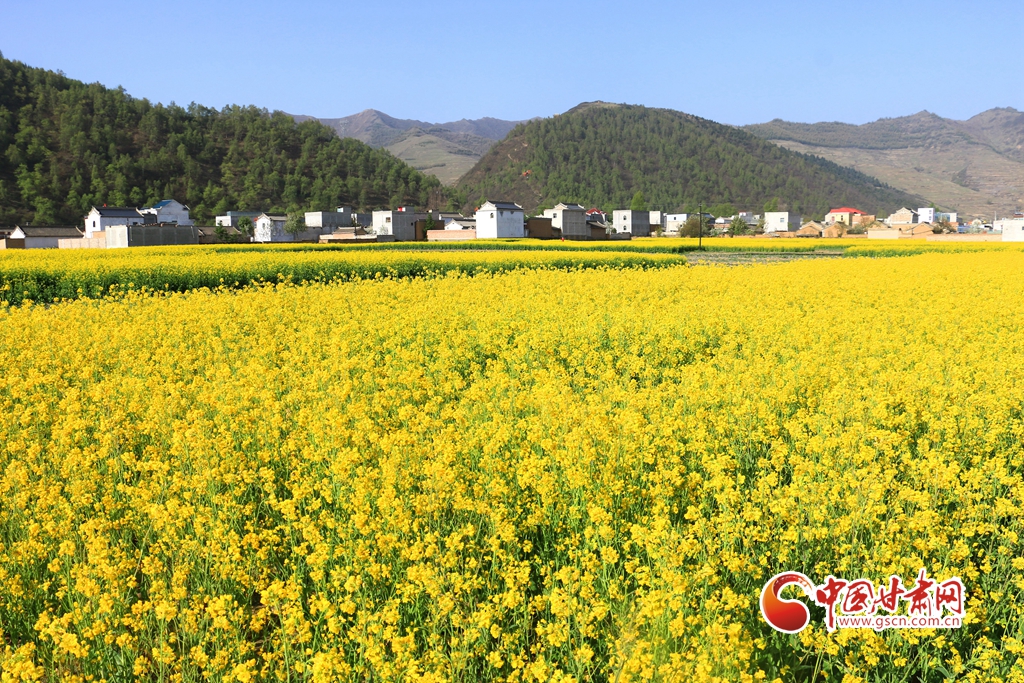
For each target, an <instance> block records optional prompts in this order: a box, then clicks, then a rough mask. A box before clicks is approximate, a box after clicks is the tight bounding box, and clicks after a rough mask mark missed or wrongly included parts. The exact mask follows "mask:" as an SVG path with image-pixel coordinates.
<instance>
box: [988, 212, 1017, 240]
mask: <svg viewBox="0 0 1024 683" xmlns="http://www.w3.org/2000/svg"><path fill="white" fill-rule="evenodd" d="M992 227H993V228H995V230H996V232H999V231H1000V230H1001V231H1002V233H1003V241H1004V242H1024V218H1003V219H1001V220H998V221H996V222H995V225H993V226H992Z"/></svg>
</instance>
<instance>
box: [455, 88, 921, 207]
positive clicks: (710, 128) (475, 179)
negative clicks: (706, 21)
mask: <svg viewBox="0 0 1024 683" xmlns="http://www.w3.org/2000/svg"><path fill="white" fill-rule="evenodd" d="M458 188H459V190H460V191H461V192H463V193H464V194H465V197H466V198H467V200H468V202H469V204H470V205H472V204H478V203H479V200H480V199H481V198H484V197H486V198H492V199H502V200H514V201H516V202H519V203H520V204H522V205H523V206H524V208H526V209H527V210H528V211H532V210H535V209H536V208H537V207H538V206H542V205H552V204H554V203H556V202H559V201H575V202H579V203H582V204H586V205H588V206H598V207H601V208H605V209H609V208H625V207H628V206H629V204H630V199H631V198H632V197H633V195H634V193H635V192H637V191H641V192H643V194H644V196H645V197H646V199H647V203H648V204H649V205H650V207H651V208H654V209H662V210H668V211H673V210H678V209H683V208H684V207H696V205H697V202H698V201H703V202H704V204H705V206H706V205H708V204H722V203H726V202H728V203H731V204H732V205H733V206H735V207H736V208H737V209H758V210H759V209H760V208H761V207H762V206H763V205H764V204H765V202H767V201H771V200H772V199H775V198H777V199H778V200H779V205H780V207H781V208H783V209H788V210H790V211H796V212H800V213H802V214H804V215H806V216H810V215H818V214H824V213H826V212H827V211H828V210H829V208H830V206H843V205H852V206H857V207H862V208H863V209H864V210H866V211H869V212H874V211H893V210H895V209H898V208H899V207H900V206H903V205H906V206H919V205H921V204H919V202H920V198H918V197H914V196H912V195H909V194H906V193H904V192H900V191H898V190H895V189H893V188H891V187H889V186H887V185H884V184H883V183H881V182H880V181H878V180H876V179H874V178H872V177H870V176H867V175H864V174H863V173H860V172H858V171H854V170H853V169H850V168H845V167H843V166H839V165H837V164H834V163H832V162H829V161H826V160H824V159H821V158H818V157H812V156H808V155H803V154H797V153H794V152H790V151H788V150H786V149H783V148H781V147H779V146H777V145H773V144H771V143H769V142H767V141H764V140H761V139H759V138H757V137H755V136H753V135H751V134H750V133H747V132H745V131H742V130H740V129H738V128H733V127H731V126H724V125H721V124H718V123H714V122H713V121H708V120H706V119H701V118H698V117H695V116H690V115H688V114H683V113H681V112H677V111H671V110H667V109H649V108H647V107H641V106H630V105H608V104H604V103H587V104H583V105H580V106H578V107H576V108H574V109H572V110H570V111H568V112H567V113H565V114H562V115H560V116H554V117H552V118H548V119H541V120H535V121H531V122H529V123H525V124H521V125H519V126H517V127H516V128H515V129H513V131H512V132H511V133H510V134H509V136H508V137H507V138H505V140H504V141H502V142H501V143H500V144H498V145H496V146H495V147H494V148H492V149H491V150H490V152H488V153H487V154H486V155H485V156H484V157H483V158H482V159H481V160H480V161H479V162H478V163H477V165H476V166H475V167H474V168H473V169H472V170H471V171H470V172H469V173H468V174H467V175H466V176H464V177H463V178H462V180H461V181H460V182H459V184H458Z"/></svg>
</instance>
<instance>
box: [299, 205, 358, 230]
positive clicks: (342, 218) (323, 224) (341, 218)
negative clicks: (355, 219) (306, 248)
mask: <svg viewBox="0 0 1024 683" xmlns="http://www.w3.org/2000/svg"><path fill="white" fill-rule="evenodd" d="M351 226H352V209H351V208H349V207H347V206H342V207H340V208H339V209H338V210H337V211H307V212H306V227H307V228H323V229H324V230H325V231H332V230H334V229H335V228H348V227H351Z"/></svg>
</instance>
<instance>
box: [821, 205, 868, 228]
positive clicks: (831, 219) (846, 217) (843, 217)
mask: <svg viewBox="0 0 1024 683" xmlns="http://www.w3.org/2000/svg"><path fill="white" fill-rule="evenodd" d="M863 215H865V214H864V212H863V211H861V210H860V209H854V208H853V207H850V206H843V207H840V208H838V209H831V210H830V211H829V212H828V213H827V214H825V225H832V224H833V223H845V224H846V225H853V224H854V223H853V222H854V221H855V220H856V217H857V216H863Z"/></svg>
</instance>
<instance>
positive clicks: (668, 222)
mask: <svg viewBox="0 0 1024 683" xmlns="http://www.w3.org/2000/svg"><path fill="white" fill-rule="evenodd" d="M689 217H690V214H688V213H667V214H665V225H664V227H665V234H668V235H678V234H679V232H680V231H681V230H682V229H683V226H684V225H686V219H687V218H689Z"/></svg>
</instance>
